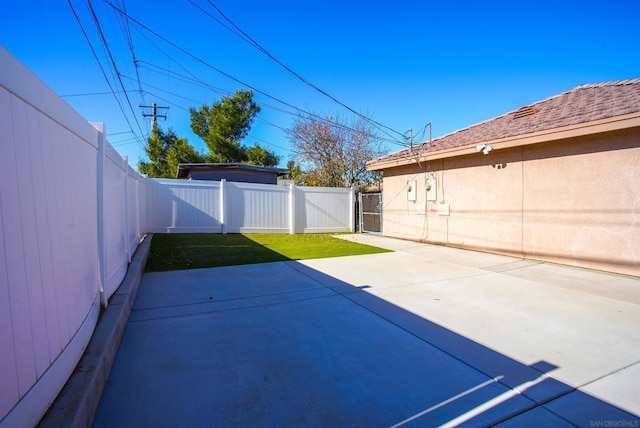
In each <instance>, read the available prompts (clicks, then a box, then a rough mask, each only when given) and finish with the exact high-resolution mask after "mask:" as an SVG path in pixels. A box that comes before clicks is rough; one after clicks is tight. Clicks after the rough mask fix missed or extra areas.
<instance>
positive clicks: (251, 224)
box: [224, 182, 290, 233]
mask: <svg viewBox="0 0 640 428" xmlns="http://www.w3.org/2000/svg"><path fill="white" fill-rule="evenodd" d="M224 194H225V206H226V209H225V218H226V219H227V221H226V231H227V232H229V233H289V232H290V229H289V197H290V196H289V188H288V187H286V186H276V185H272V184H255V183H232V182H227V183H226V186H225V193H224Z"/></svg>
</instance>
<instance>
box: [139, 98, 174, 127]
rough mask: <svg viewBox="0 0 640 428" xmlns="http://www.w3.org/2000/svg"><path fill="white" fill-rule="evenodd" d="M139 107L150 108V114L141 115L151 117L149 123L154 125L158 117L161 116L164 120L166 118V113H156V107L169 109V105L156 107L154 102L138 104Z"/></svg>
mask: <svg viewBox="0 0 640 428" xmlns="http://www.w3.org/2000/svg"><path fill="white" fill-rule="evenodd" d="M140 107H141V108H150V109H151V114H149V113H142V117H151V118H152V119H151V123H152V124H153V125H156V123H157V122H158V118H159V117H161V118H163V119H164V120H167V115H166V114H158V109H159V108H166V109H167V110H168V109H169V107H158V105H157V104H156V103H153V104H151V105H150V106H140Z"/></svg>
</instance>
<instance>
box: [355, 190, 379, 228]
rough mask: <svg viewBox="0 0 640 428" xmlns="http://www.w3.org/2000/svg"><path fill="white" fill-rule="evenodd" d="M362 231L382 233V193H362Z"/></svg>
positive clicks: (359, 200)
mask: <svg viewBox="0 0 640 428" xmlns="http://www.w3.org/2000/svg"><path fill="white" fill-rule="evenodd" d="M358 202H359V204H360V232H370V233H382V193H360V195H359V196H358Z"/></svg>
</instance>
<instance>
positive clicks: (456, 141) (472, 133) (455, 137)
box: [380, 78, 640, 159]
mask: <svg viewBox="0 0 640 428" xmlns="http://www.w3.org/2000/svg"><path fill="white" fill-rule="evenodd" d="M631 85H633V86H634V87H633V88H630V89H629V90H626V89H621V90H622V91H623V92H625V93H627V92H629V91H631V92H629V93H630V94H631V97H632V98H633V96H634V95H633V94H637V95H635V96H636V97H637V96H640V92H639V91H640V78H634V79H624V80H612V81H608V82H600V83H590V84H583V85H578V86H576V87H574V88H573V89H570V90H567V91H564V92H560V93H558V94H556V95H552V96H550V97H547V98H545V99H542V100H537V101H534V102H532V103H530V104H528V105H525V106H520V107H518V108H516V109H514V110H511V111H508V112H506V113H503V114H501V115H498V116H494V117H490V118H488V119H485V120H483V121H481V122H478V123H474V124H471V125H469V126H466V127H464V128H461V129H457V130H455V131H452V132H449V133H447V134H444V135H440V136H438V137H436V138H434V139H433V140H431V145H429V141H422V142H420V143H419V144H415V145H413V146H412V147H410V148H405V149H400V150H398V151H396V152H393V153H389V154H387V155H385V156H382V157H381V158H380V159H385V158H387V159H388V158H398V157H405V156H411V155H412V154H413V155H415V154H417V153H423V152H431V151H439V150H442V149H445V148H447V147H449V146H451V144H453V146H452V147H458V146H461V145H464V144H466V142H465V141H467V140H468V139H469V138H472V139H473V140H474V142H481V141H485V140H481V139H482V138H485V137H487V138H488V137H489V136H490V135H484V134H485V132H486V130H487V129H490V130H491V131H492V132H493V131H495V130H493V129H491V127H490V125H488V126H489V128H487V124H490V123H491V122H496V123H504V121H506V120H508V119H509V118H510V117H513V115H514V114H516V113H517V112H518V111H521V110H522V109H523V108H529V109H532V110H533V109H535V110H537V111H536V114H535V115H533V114H531V115H527V117H529V116H531V117H534V118H535V117H538V116H539V115H541V116H540V117H541V119H537V120H538V121H540V120H543V121H546V122H545V123H544V124H542V125H541V124H540V123H537V124H536V119H533V123H534V125H532V126H527V125H526V124H527V123H530V121H529V122H528V121H522V122H520V121H518V122H520V125H515V124H514V125H508V126H507V127H511V128H512V129H511V131H509V132H508V136H513V135H519V134H520V133H526V132H533V131H535V130H540V126H547V127H548V126H550V124H553V125H554V126H557V125H558V124H559V123H562V124H565V125H566V124H570V122H571V123H573V122H575V120H574V119H575V116H576V115H575V114H572V115H569V116H567V115H566V114H565V116H566V117H564V116H563V118H562V120H560V119H559V116H558V114H559V113H558V112H561V111H563V110H565V109H558V108H557V105H556V104H557V101H556V100H558V99H560V100H562V98H563V97H565V100H564V101H566V102H567V103H568V105H571V106H573V108H580V107H581V106H582V107H584V106H583V105H587V104H585V101H584V100H585V99H586V98H585V97H587V96H589V95H590V92H591V91H594V90H595V91H598V88H607V87H609V88H612V87H621V86H631ZM584 89H588V91H587V92H584ZM604 91H605V92H611V90H610V89H604ZM619 91H620V90H616V91H614V92H616V93H618V92H619ZM611 96H613V97H617V96H618V95H613V94H612V95H609V96H607V97H601V98H602V100H603V101H602V102H605V101H606V100H607V99H609V98H610V97H611ZM635 99H636V100H637V98H635ZM627 101H628V102H633V101H632V100H630V99H628V100H627ZM576 103H579V104H576ZM580 103H582V104H580ZM634 104H635V106H634V107H633V109H634V110H633V111H639V112H640V105H637V101H636V102H635V103H634ZM589 105H590V104H589ZM547 106H548V107H553V108H551V111H556V113H555V115H554V114H553V113H552V112H551V111H546V110H549V109H547ZM554 106H555V107H554ZM614 107H616V106H607V107H606V108H605V107H603V106H600V110H598V111H596V113H595V116H594V114H590V113H589V114H588V112H586V111H583V110H585V108H582V110H578V113H579V115H582V116H584V117H583V118H582V119H584V120H587V119H589V120H593V119H594V117H596V116H597V117H601V116H602V117H608V116H603V114H604V112H605V111H607V112H609V111H611V109H613V110H612V111H611V112H616V113H615V114H620V112H621V111H622V110H624V111H627V112H628V111H629V108H626V109H625V108H621V107H620V108H618V107H619V106H618V107H616V108H614ZM587 110H588V109H587ZM607 114H609V113H607ZM516 116H518V115H516ZM570 118H574V119H571V120H568V119H570ZM514 119H517V118H514ZM582 119H581V120H582ZM549 121H551V122H553V123H550V122H549ZM508 123H513V122H511V121H510V120H509V121H508ZM502 126H503V127H504V126H506V125H502ZM485 128H486V129H485ZM478 132H481V134H478ZM492 132H489V134H491V135H493V133H492ZM501 132H502V131H501ZM514 132H515V133H514ZM452 141H453V143H452ZM469 144H470V143H469Z"/></svg>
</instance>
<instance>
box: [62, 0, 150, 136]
mask: <svg viewBox="0 0 640 428" xmlns="http://www.w3.org/2000/svg"><path fill="white" fill-rule="evenodd" d="M67 3H68V4H69V7H70V8H71V12H73V16H74V17H75V19H76V22H77V23H78V26H79V27H80V30H81V31H82V34H83V35H84V38H85V40H86V41H87V44H88V45H89V49H91V53H92V54H93V57H94V58H95V60H96V62H97V63H98V67H100V71H101V72H102V76H103V77H104V80H106V82H107V85H108V86H109V89H111V93H112V94H113V97H114V98H115V99H116V103H117V104H118V107H120V111H121V112H122V116H123V117H124V120H125V121H126V122H127V125H129V129H130V130H131V133H133V134H134V135H135V132H133V126H132V125H131V122H130V121H129V118H128V117H127V114H126V113H125V111H124V107H122V103H121V102H120V99H119V98H118V97H117V96H116V92H115V90H114V89H113V86H111V81H110V80H109V78H108V77H107V73H106V72H105V70H104V67H102V63H101V62H100V59H99V58H98V54H97V53H96V51H95V49H94V48H93V44H92V43H91V40H90V39H89V36H88V35H87V32H86V31H85V29H84V26H83V25H82V21H80V17H79V16H78V14H77V13H76V9H75V8H74V7H73V4H72V3H71V0H67ZM138 143H139V142H138Z"/></svg>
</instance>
